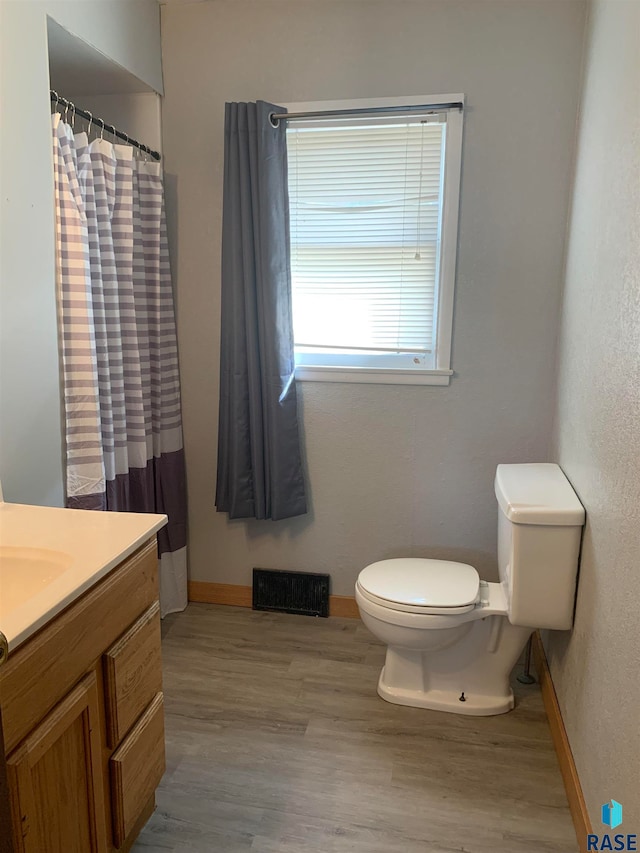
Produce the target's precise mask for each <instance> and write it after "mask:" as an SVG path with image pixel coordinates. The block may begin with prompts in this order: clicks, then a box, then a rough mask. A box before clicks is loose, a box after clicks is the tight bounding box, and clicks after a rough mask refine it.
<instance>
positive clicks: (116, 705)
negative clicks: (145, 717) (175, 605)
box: [104, 601, 162, 748]
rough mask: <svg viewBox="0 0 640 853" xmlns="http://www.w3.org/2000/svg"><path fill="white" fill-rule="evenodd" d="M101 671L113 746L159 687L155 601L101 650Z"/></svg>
mask: <svg viewBox="0 0 640 853" xmlns="http://www.w3.org/2000/svg"><path fill="white" fill-rule="evenodd" d="M104 675H105V703H106V707H107V738H108V741H109V746H110V747H111V748H113V747H116V746H117V745H118V744H119V743H120V741H121V740H122V738H123V737H124V736H125V735H126V733H127V732H128V731H129V729H130V728H131V726H132V725H133V724H134V723H135V721H136V720H137V719H138V717H139V716H140V714H141V713H142V712H143V711H144V709H145V708H146V707H147V705H148V704H149V702H151V700H152V699H153V697H154V696H155V695H156V693H159V692H160V691H161V690H162V661H161V657H160V606H159V604H158V602H157V601H156V602H155V603H154V604H152V605H151V607H150V608H149V609H148V610H147V611H145V613H143V614H142V616H141V617H140V618H139V619H138V620H137V621H136V622H134V624H133V625H132V626H131V628H129V630H128V631H126V633H124V634H123V635H122V637H120V639H119V640H117V641H116V642H115V643H114V644H113V646H111V648H110V649H108V650H107V651H106V652H105V654H104Z"/></svg>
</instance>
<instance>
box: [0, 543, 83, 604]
mask: <svg viewBox="0 0 640 853" xmlns="http://www.w3.org/2000/svg"><path fill="white" fill-rule="evenodd" d="M72 563H73V558H72V557H71V555H70V554H67V553H65V552H64V551H54V550H51V549H48V548H18V547H13V546H9V545H0V615H2V614H6V613H8V612H9V611H11V610H13V608H15V607H18V606H19V605H21V604H23V603H24V602H25V601H27V600H28V599H30V598H33V597H34V596H35V595H37V594H38V593H39V592H41V591H42V590H43V589H44V588H45V587H47V586H48V585H49V584H50V583H52V582H53V581H55V580H56V579H57V578H59V577H60V575H62V574H64V573H65V572H66V571H67V569H69V568H70V567H71V565H72Z"/></svg>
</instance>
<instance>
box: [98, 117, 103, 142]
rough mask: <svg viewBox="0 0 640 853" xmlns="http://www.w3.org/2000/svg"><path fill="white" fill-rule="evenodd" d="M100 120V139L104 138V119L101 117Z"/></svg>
mask: <svg viewBox="0 0 640 853" xmlns="http://www.w3.org/2000/svg"><path fill="white" fill-rule="evenodd" d="M98 121H100V122H102V128H101V130H100V139H101V140H102V139H104V119H103V118H99V119H98Z"/></svg>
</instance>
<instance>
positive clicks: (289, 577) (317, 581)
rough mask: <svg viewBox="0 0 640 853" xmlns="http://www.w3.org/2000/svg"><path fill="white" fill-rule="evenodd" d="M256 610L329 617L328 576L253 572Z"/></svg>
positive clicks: (269, 571)
mask: <svg viewBox="0 0 640 853" xmlns="http://www.w3.org/2000/svg"><path fill="white" fill-rule="evenodd" d="M253 609H254V610H279V611H280V612H282V613H299V614H301V615H302V616H328V615H329V575H316V574H311V573H309V572H282V571H278V570H275V569H254V570H253Z"/></svg>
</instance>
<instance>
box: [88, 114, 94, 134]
mask: <svg viewBox="0 0 640 853" xmlns="http://www.w3.org/2000/svg"><path fill="white" fill-rule="evenodd" d="M87 115H88V116H89V124H88V125H87V140H88V139H89V137H90V136H91V125H92V124H93V113H92V112H91V110H87Z"/></svg>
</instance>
